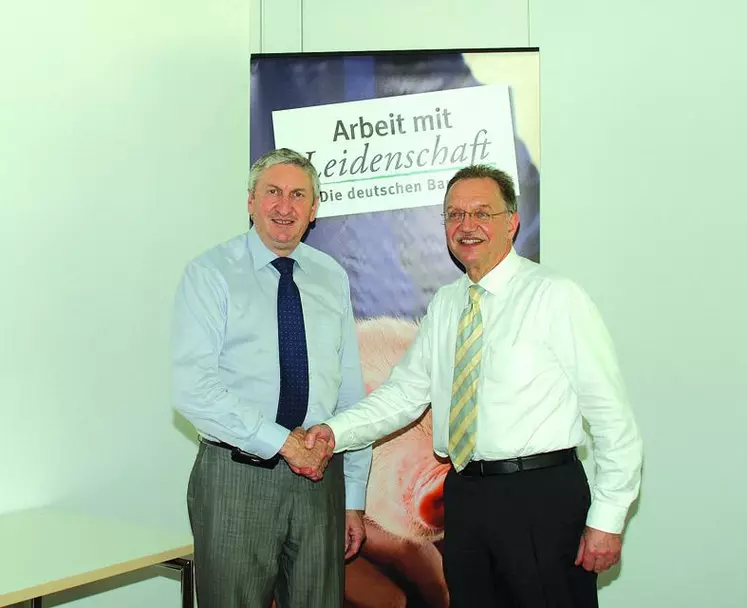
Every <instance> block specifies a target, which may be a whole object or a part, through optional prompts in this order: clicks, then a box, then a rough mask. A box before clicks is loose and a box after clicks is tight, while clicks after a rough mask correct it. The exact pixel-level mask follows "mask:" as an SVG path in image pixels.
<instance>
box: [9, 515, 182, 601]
mask: <svg viewBox="0 0 747 608" xmlns="http://www.w3.org/2000/svg"><path fill="white" fill-rule="evenodd" d="M192 543H193V541H192V536H191V535H187V534H179V533H176V532H173V531H166V530H162V529H159V528H154V527H148V526H141V525H137V524H134V523H128V522H123V521H117V520H114V519H106V518H99V517H94V516H91V515H86V514H82V513H76V512H74V511H66V510H62V509H57V508H53V507H45V508H38V509H29V510H24V511H17V512H15V513H7V514H4V515H0V606H8V605H10V604H15V603H16V602H24V601H27V600H31V605H32V607H33V608H41V606H42V597H43V596H45V595H49V594H51V593H56V592H58V591H63V590H65V589H71V588H73V587H78V586H80V585H86V584H88V583H93V582H96V581H101V580H103V579H106V578H109V577H112V576H117V575H119V574H125V573H127V572H133V571H135V570H140V569H141V568H147V567H149V566H156V565H161V566H165V567H167V568H172V569H177V570H179V571H180V573H181V585H182V589H181V591H182V608H194V593H193V588H194V574H193V569H194V568H193V560H192V553H193V550H194V549H193V544H192Z"/></svg>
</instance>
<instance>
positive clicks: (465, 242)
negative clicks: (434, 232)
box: [457, 238, 482, 245]
mask: <svg viewBox="0 0 747 608" xmlns="http://www.w3.org/2000/svg"><path fill="white" fill-rule="evenodd" d="M457 242H458V243H459V244H460V245H477V244H478V243H482V239H475V238H461V239H458V240H457Z"/></svg>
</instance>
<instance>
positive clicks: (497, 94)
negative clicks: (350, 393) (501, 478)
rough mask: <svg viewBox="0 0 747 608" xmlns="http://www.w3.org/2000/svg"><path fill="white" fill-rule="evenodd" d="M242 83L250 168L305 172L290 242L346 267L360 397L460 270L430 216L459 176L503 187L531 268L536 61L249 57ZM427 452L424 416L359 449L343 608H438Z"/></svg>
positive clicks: (434, 482) (425, 55)
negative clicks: (365, 481) (294, 157)
mask: <svg viewBox="0 0 747 608" xmlns="http://www.w3.org/2000/svg"><path fill="white" fill-rule="evenodd" d="M251 73H252V79H251V94H250V113H251V119H250V137H251V149H250V156H251V160H252V162H254V161H255V160H256V159H257V158H259V157H260V156H261V155H262V154H264V153H265V152H268V151H270V150H272V149H273V148H276V147H289V148H292V149H295V150H296V151H298V152H300V153H302V154H305V155H307V156H308V157H309V158H310V159H311V160H312V162H313V163H314V166H315V167H316V168H317V170H318V171H319V172H320V179H321V186H322V193H321V203H320V208H319V214H318V219H317V220H316V222H314V224H313V225H312V227H311V228H310V230H309V233H308V235H307V236H306V239H305V242H306V243H307V244H309V245H311V246H312V247H316V248H317V249H320V250H322V251H325V252H326V253H328V254H329V255H331V256H332V257H334V258H335V259H336V260H337V261H338V262H340V264H342V266H343V267H345V269H346V270H347V272H348V276H349V277H350V286H351V296H352V300H353V308H354V312H355V316H356V320H357V324H358V336H359V343H360V350H361V360H362V365H363V373H364V379H365V382H366V390H367V391H371V390H373V389H375V388H376V387H377V386H378V385H379V384H381V383H382V382H384V381H385V380H386V378H387V377H388V375H389V371H390V370H391V368H392V366H393V365H394V364H395V363H396V362H397V361H398V360H399V359H400V358H401V357H402V355H403V354H404V353H405V351H406V350H407V347H408V346H409V344H410V343H411V342H412V339H413V337H414V336H415V334H416V332H417V328H418V322H419V320H420V319H421V318H422V316H423V314H424V313H425V310H426V307H427V305H428V302H429V301H430V300H431V298H432V297H433V294H434V293H435V292H436V290H437V289H438V288H439V287H441V286H443V285H445V284H447V283H449V282H451V281H454V280H455V279H457V278H458V277H459V276H461V274H462V272H463V271H462V269H461V268H459V267H458V265H457V264H456V263H455V261H454V260H453V259H452V257H451V256H450V255H449V252H448V250H447V248H446V239H445V236H444V227H443V223H442V217H441V212H442V210H443V197H444V193H445V186H446V183H447V182H448V180H449V179H450V178H451V177H452V176H453V175H454V173H455V172H456V171H457V170H458V169H459V168H461V167H463V166H466V165H469V164H472V163H486V164H491V165H492V166H496V167H498V168H499V169H501V170H503V171H506V172H507V173H509V174H510V175H512V176H513V177H514V179H515V181H516V184H517V192H518V193H519V197H518V209H519V215H520V229H519V232H518V234H517V237H516V240H515V243H514V246H515V248H516V250H517V252H518V253H519V254H520V255H522V256H524V257H527V258H529V259H532V260H535V261H539V245H540V232H539V226H540V223H539V175H540V145H539V143H540V142H539V54H538V52H537V51H536V50H531V49H529V50H501V51H490V50H485V51H470V52H460V51H413V52H377V53H313V54H297V55H276V54H267V55H254V56H252V60H251ZM432 447H433V446H432V437H431V424H430V411H427V412H426V413H425V415H424V416H423V417H422V418H421V419H420V420H418V421H417V422H415V423H414V424H413V425H411V426H410V427H409V428H408V429H405V430H404V431H401V432H397V433H395V434H394V435H393V436H391V437H388V438H385V439H383V440H381V441H379V442H378V443H377V444H376V445H375V446H374V452H373V453H374V457H373V464H372V470H371V477H370V481H369V489H368V495H367V506H366V532H367V541H366V543H365V544H364V546H363V549H362V551H361V553H360V555H359V556H358V557H357V558H356V559H354V560H352V561H351V562H350V563H349V564H348V565H347V566H346V587H345V594H346V597H345V601H346V606H349V607H354V608H361V607H364V606H365V607H367V608H378V607H383V606H390V605H402V604H405V605H407V606H408V607H429V608H447V606H448V594H447V592H446V584H445V581H444V577H443V570H442V561H441V552H440V544H441V541H442V538H443V503H442V497H443V481H444V478H445V475H446V473H447V471H448V470H449V465H448V464H447V463H445V462H442V461H439V459H437V458H436V457H435V455H434V454H433V451H432Z"/></svg>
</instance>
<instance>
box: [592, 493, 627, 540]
mask: <svg viewBox="0 0 747 608" xmlns="http://www.w3.org/2000/svg"><path fill="white" fill-rule="evenodd" d="M627 514H628V510H627V509H624V508H622V507H619V506H617V505H612V504H610V503H605V502H601V501H599V500H593V499H592V501H591V507H589V512H588V513H587V514H586V525H587V526H588V527H589V528H595V529H596V530H601V531H602V532H609V533H610V534H622V531H623V528H624V527H625V517H626V515H627Z"/></svg>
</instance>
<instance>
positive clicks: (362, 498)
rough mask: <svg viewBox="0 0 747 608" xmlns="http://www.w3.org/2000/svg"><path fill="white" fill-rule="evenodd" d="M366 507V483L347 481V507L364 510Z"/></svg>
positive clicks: (348, 509)
mask: <svg viewBox="0 0 747 608" xmlns="http://www.w3.org/2000/svg"><path fill="white" fill-rule="evenodd" d="M365 508H366V484H360V483H355V482H349V481H346V482H345V509H346V510H347V511H350V510H356V511H363V510H364V509H365Z"/></svg>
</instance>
